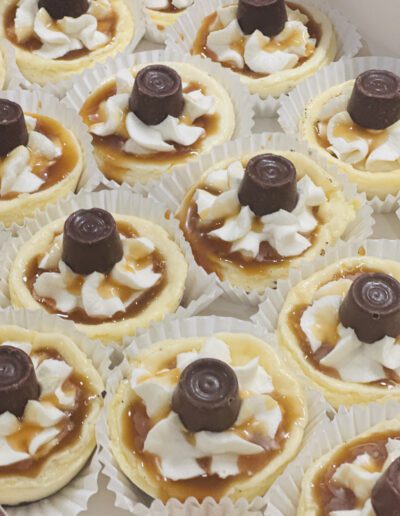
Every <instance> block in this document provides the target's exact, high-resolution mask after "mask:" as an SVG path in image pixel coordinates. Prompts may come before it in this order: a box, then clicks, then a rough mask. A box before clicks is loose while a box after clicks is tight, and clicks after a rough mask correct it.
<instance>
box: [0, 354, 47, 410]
mask: <svg viewBox="0 0 400 516" xmlns="http://www.w3.org/2000/svg"><path fill="white" fill-rule="evenodd" d="M39 396H40V386H39V382H38V381H37V378H36V374H35V368H34V367H33V363H32V360H31V359H30V357H29V355H27V354H26V353H25V352H24V351H22V350H21V349H19V348H14V347H13V346H0V414H3V413H4V412H7V411H8V412H11V413H12V414H14V415H15V416H17V417H21V416H22V414H23V413H24V410H25V405H26V404H27V403H28V401H29V400H37V399H39Z"/></svg>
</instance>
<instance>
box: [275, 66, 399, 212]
mask: <svg viewBox="0 0 400 516" xmlns="http://www.w3.org/2000/svg"><path fill="white" fill-rule="evenodd" d="M377 68H378V69H385V70H391V71H392V72H394V73H395V74H397V75H400V59H396V58H394V57H356V58H354V59H342V60H341V61H339V62H338V63H332V64H330V65H329V66H326V67H325V68H323V69H322V70H319V71H318V72H317V73H316V74H315V75H314V76H313V77H309V78H308V79H306V80H305V81H303V82H302V83H301V84H299V85H298V86H296V88H294V89H293V90H292V91H291V92H290V93H289V94H288V95H285V96H282V98H281V100H280V107H279V110H278V117H279V118H278V121H279V124H280V125H281V127H282V129H283V130H284V132H285V133H287V134H298V130H299V123H300V119H301V117H302V115H303V112H304V107H305V106H306V104H307V103H308V102H309V101H310V100H311V99H312V98H313V97H315V96H317V95H319V94H320V93H322V92H323V91H326V90H328V89H329V88H332V87H333V86H335V85H336V84H341V83H344V82H346V81H349V80H351V79H355V78H356V77H357V76H358V75H359V74H360V73H362V72H365V71H366V70H371V69H377ZM399 199H400V194H398V195H395V196H394V195H388V196H387V197H386V199H384V200H382V199H380V198H379V197H374V198H373V199H371V200H370V201H369V204H370V205H371V206H372V207H373V208H374V211H375V212H376V213H388V212H393V211H395V210H396V208H397V202H398V200H399Z"/></svg>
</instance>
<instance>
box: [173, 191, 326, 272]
mask: <svg viewBox="0 0 400 516" xmlns="http://www.w3.org/2000/svg"><path fill="white" fill-rule="evenodd" d="M198 188H202V189H203V190H206V191H208V192H210V193H213V194H218V193H221V192H220V191H218V190H216V189H211V188H209V187H207V186H205V185H200V186H199V187H198ZM193 195H194V193H193ZM193 195H192V196H191V197H190V198H189V199H187V201H186V202H185V204H184V205H183V206H182V208H181V210H180V213H179V216H178V218H179V222H180V227H181V229H182V231H183V233H184V234H185V238H186V240H187V241H188V242H189V243H190V246H191V248H192V252H193V256H194V258H195V260H196V262H197V263H198V264H199V265H200V266H201V267H203V269H205V270H206V271H207V272H208V273H211V272H215V273H216V274H217V275H218V276H219V277H220V278H221V279H222V276H223V272H222V263H225V264H232V265H233V266H236V267H239V268H240V269H241V272H242V273H243V274H248V275H249V276H252V275H254V274H263V273H265V272H266V271H267V270H269V269H271V268H272V267H274V266H276V265H279V264H280V263H282V262H290V261H291V257H284V256H281V255H280V254H278V252H277V251H276V250H275V249H274V248H273V247H272V246H271V245H270V244H269V243H268V242H261V244H260V249H259V253H258V256H257V257H256V258H246V257H245V256H243V255H242V254H241V253H240V252H234V253H232V252H231V251H230V248H231V245H232V242H225V241H223V240H221V239H218V238H213V237H210V236H208V232H210V231H213V230H215V229H218V228H220V227H221V226H223V224H224V221H225V219H221V220H214V221H211V222H210V223H208V222H207V223H201V221H200V218H199V216H198V213H197V205H196V203H195V202H194V200H193ZM313 215H314V217H315V218H316V219H317V221H318V223H319V222H320V221H319V218H318V208H313ZM259 224H260V221H259V219H256V220H255V221H254V224H253V228H252V229H253V230H254V231H258V230H259V229H260V228H258V227H257V226H259ZM317 234H318V226H317V228H316V229H315V230H314V231H313V232H311V233H304V234H303V236H305V237H306V238H308V239H309V240H310V242H311V244H313V243H314V241H315V238H316V236H317ZM304 252H305V251H304ZM299 256H301V255H299ZM295 258H298V256H296V257H295Z"/></svg>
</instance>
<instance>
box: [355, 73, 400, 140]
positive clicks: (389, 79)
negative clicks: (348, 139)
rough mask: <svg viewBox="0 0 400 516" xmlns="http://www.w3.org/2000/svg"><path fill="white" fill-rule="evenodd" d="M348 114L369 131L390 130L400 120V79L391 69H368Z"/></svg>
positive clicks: (357, 80) (356, 85) (362, 76)
mask: <svg viewBox="0 0 400 516" xmlns="http://www.w3.org/2000/svg"><path fill="white" fill-rule="evenodd" d="M347 111H348V112H349V115H350V116H351V118H352V119H353V120H354V122H356V124H358V125H359V126H361V127H364V128H366V129H376V130H378V129H386V128H387V127H389V126H391V125H392V124H394V123H396V122H397V121H398V120H400V77H399V76H397V75H395V74H394V73H392V72H388V71H387V70H368V71H367V72H364V73H362V74H360V75H359V76H358V77H357V79H356V82H355V84H354V88H353V92H352V94H351V97H350V100H349V103H348V106H347Z"/></svg>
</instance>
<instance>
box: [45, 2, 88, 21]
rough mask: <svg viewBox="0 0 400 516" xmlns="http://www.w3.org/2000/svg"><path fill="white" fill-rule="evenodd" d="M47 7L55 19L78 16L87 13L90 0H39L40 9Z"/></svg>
mask: <svg viewBox="0 0 400 516" xmlns="http://www.w3.org/2000/svg"><path fill="white" fill-rule="evenodd" d="M42 7H43V8H44V9H46V11H47V12H48V13H49V14H50V16H51V17H52V18H53V20H61V19H62V18H64V17H65V16H70V17H71V18H78V17H79V16H81V15H82V14H85V13H87V11H88V9H89V1H88V0H39V9H41V8H42Z"/></svg>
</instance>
